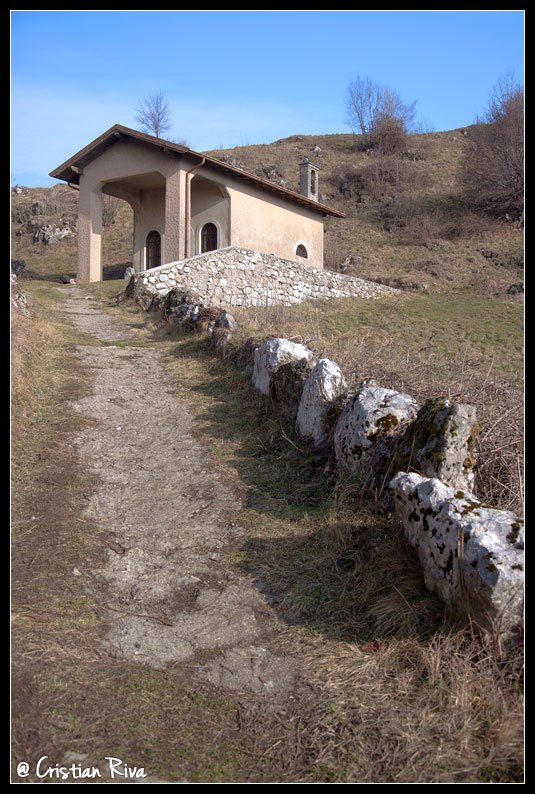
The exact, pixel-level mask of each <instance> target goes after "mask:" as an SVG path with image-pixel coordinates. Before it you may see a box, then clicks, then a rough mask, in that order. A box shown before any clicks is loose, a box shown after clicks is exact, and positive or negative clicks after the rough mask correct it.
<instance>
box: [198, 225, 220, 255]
mask: <svg viewBox="0 0 535 794" xmlns="http://www.w3.org/2000/svg"><path fill="white" fill-rule="evenodd" d="M216 248H217V226H216V225H215V223H205V224H204V226H203V227H202V230H201V254H205V253H206V252H207V251H215V250H216Z"/></svg>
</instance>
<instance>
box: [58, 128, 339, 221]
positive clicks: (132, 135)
mask: <svg viewBox="0 0 535 794" xmlns="http://www.w3.org/2000/svg"><path fill="white" fill-rule="evenodd" d="M121 139H123V140H125V139H126V140H131V139H134V140H137V141H140V142H142V143H146V144H149V145H152V146H156V147H159V148H160V149H161V150H162V151H165V152H166V153H167V154H171V155H173V154H174V155H176V156H181V155H190V156H194V157H198V158H201V162H202V159H204V162H205V163H206V164H209V165H210V166H213V167H214V168H216V169H218V170H222V171H225V172H227V173H232V174H233V175H234V176H238V177H240V178H241V179H244V180H246V181H250V182H252V183H254V184H257V185H258V186H260V187H262V188H264V189H266V190H269V191H271V192H272V193H275V194H278V195H280V196H284V197H286V198H287V199H290V200H291V201H295V202H297V203H298V204H301V205H304V206H306V207H309V208H310V209H313V210H315V211H317V212H319V213H321V214H323V215H332V216H334V217H336V218H343V217H344V214H343V213H342V212H339V211H338V210H335V209H332V208H331V207H327V206H326V205H325V204H321V203H320V202H318V201H314V200H313V199H309V198H307V197H306V196H303V195H302V194H301V193H297V192H295V191H294V190H289V189H288V188H285V187H282V186H281V185H277V184H275V183H274V182H270V181H269V180H268V179H263V178H262V177H259V176H256V175H255V174H251V173H250V172H249V171H245V170H243V169H241V168H237V167H236V166H233V165H230V163H225V162H223V161H222V160H218V159H217V158H215V157H209V156H208V155H205V154H202V153H201V152H196V151H194V150H193V149H189V148H188V147H187V146H183V145H182V144H180V143H174V142H173V141H167V140H165V139H164V138H157V137H156V136H155V135H149V134H148V133H146V132H139V131H138V130H133V129H130V127H124V126H123V125H122V124H114V125H113V127H110V129H109V130H106V132H104V133H102V135H99V137H98V138H95V140H94V141H92V142H91V143H89V144H88V145H87V146H85V147H84V148H83V149H81V150H80V151H79V152H77V153H76V154H75V155H73V156H72V157H69V159H68V160H66V161H65V162H64V163H62V164H61V165H59V166H58V167H57V168H55V169H54V170H53V171H51V172H50V174H49V176H51V177H54V178H55V179H62V180H64V181H65V182H68V183H70V184H75V185H77V184H79V181H80V173H81V172H82V171H83V168H84V166H85V165H87V164H88V163H90V162H91V161H92V160H94V159H95V158H96V157H99V156H100V155H101V154H102V153H103V152H104V151H105V150H106V149H108V148H109V147H110V146H112V145H113V144H114V143H116V142H117V141H118V140H121ZM203 164H204V163H203Z"/></svg>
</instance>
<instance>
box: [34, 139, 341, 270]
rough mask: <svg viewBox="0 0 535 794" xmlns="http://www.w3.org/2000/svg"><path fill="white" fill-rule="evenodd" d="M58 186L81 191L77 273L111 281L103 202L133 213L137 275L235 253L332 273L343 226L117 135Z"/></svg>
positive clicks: (280, 196) (92, 149)
mask: <svg viewBox="0 0 535 794" xmlns="http://www.w3.org/2000/svg"><path fill="white" fill-rule="evenodd" d="M50 176H52V177H55V178H56V179H63V180H65V181H66V182H67V183H68V184H69V185H71V186H73V187H77V188H78V189H79V193H80V197H79V217H78V272H77V278H78V280H79V281H81V282H88V281H100V280H101V279H102V264H101V236H102V197H103V195H109V196H115V197H117V198H120V199H123V200H125V201H127V202H128V203H129V205H130V206H131V208H132V210H133V213H134V240H133V266H134V269H135V270H136V272H140V271H143V270H147V269H150V268H152V267H157V266H158V265H161V264H164V263H169V262H174V261H179V260H183V259H187V258H189V257H190V256H195V255H197V254H200V253H205V252H207V251H210V250H212V249H219V248H224V247H227V246H230V245H234V246H243V247H244V248H254V249H256V250H259V251H264V252H266V253H272V254H275V255H277V256H280V257H283V258H285V259H289V260H292V259H294V260H296V261H299V262H300V263H301V264H307V265H310V266H311V267H320V268H322V267H323V219H324V218H325V216H326V215H334V216H336V217H341V216H342V213H339V212H337V211H336V210H332V209H330V208H328V207H326V206H324V205H322V204H320V203H319V202H318V201H317V200H316V199H314V198H309V197H308V196H305V195H302V194H300V193H296V192H294V191H291V190H287V189H286V188H282V187H280V186H278V185H275V184H273V183H271V182H268V181H267V180H265V179H262V178H260V177H256V176H255V175H253V174H249V173H248V172H246V171H243V170H241V169H238V168H234V167H233V166H230V165H228V164H227V163H224V162H222V161H220V160H217V159H215V158H212V157H208V156H205V155H202V154H200V153H199V152H194V151H193V150H191V149H188V148H187V147H185V146H182V145H180V144H176V143H173V142H170V141H165V140H163V139H160V138H155V137H154V136H152V135H147V134H145V133H141V132H138V131H136V130H132V129H129V128H127V127H123V126H121V125H118V124H116V125H114V126H113V127H112V128H110V129H109V130H107V132H105V133H104V134H103V135H101V136H100V137H99V138H97V139H96V140H95V141H93V142H92V143H90V144H89V145H88V146H86V147H85V148H84V149H82V150H81V151H80V152H78V153H77V154H76V155H74V156H73V157H71V158H70V159H69V160H67V161H66V162H65V163H63V165H61V166H59V167H58V168H56V169H55V170H54V171H52V172H51V174H50Z"/></svg>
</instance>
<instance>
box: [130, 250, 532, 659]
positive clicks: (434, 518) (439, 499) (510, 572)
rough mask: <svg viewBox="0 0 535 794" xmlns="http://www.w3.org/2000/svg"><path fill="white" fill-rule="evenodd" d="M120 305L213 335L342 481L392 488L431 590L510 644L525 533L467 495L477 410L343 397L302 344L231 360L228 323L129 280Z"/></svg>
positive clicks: (213, 311) (383, 397)
mask: <svg viewBox="0 0 535 794" xmlns="http://www.w3.org/2000/svg"><path fill="white" fill-rule="evenodd" d="M218 253H220V252H218ZM244 256H245V254H244ZM203 260H204V257H203ZM190 261H191V260H190ZM176 264H182V263H176ZM149 277H150V275H149ZM124 295H125V296H126V297H127V296H129V295H130V296H131V297H133V298H134V300H136V301H137V302H138V303H139V304H140V305H141V306H143V307H144V308H145V309H146V310H160V311H161V313H162V318H163V319H164V320H165V321H166V322H171V324H173V325H174V326H175V327H176V326H180V327H182V328H185V329H186V328H191V329H195V330H199V329H204V330H207V331H208V332H209V333H211V338H212V347H213V349H214V350H215V351H217V353H218V354H219V355H221V356H222V357H224V358H226V359H230V360H231V361H234V363H235V364H236V366H237V367H238V368H240V369H243V370H245V369H249V371H251V373H252V384H253V386H254V387H255V388H256V389H258V390H259V391H260V392H261V393H262V394H263V395H265V396H266V398H267V399H269V400H270V402H271V404H272V405H273V406H274V407H275V409H276V410H279V412H280V411H281V410H282V409H284V410H285V415H286V416H287V417H291V419H292V421H293V422H294V427H295V430H296V432H297V434H298V435H300V436H301V437H302V438H303V440H304V441H307V442H309V443H310V444H311V446H312V447H315V448H316V449H317V450H320V449H321V450H323V451H325V448H326V447H327V446H329V445H332V453H333V456H334V458H335V459H336V464H337V466H338V469H339V471H340V473H343V472H345V473H346V474H349V475H350V476H351V477H353V478H355V480H356V481H358V480H359V479H360V480H361V481H362V482H364V483H365V485H366V486H367V487H369V489H370V490H371V491H377V488H378V485H379V483H380V482H381V483H382V484H383V485H384V484H385V483H387V482H388V483H389V488H390V492H391V494H392V502H393V505H395V508H396V510H397V512H398V515H399V517H400V519H401V521H402V523H403V526H404V530H405V535H406V537H407V540H408V541H409V543H410V544H411V545H413V546H414V547H415V549H416V550H417V552H418V555H419V558H420V562H421V565H422V569H423V575H424V579H425V582H426V584H427V586H428V588H429V589H430V590H432V591H433V592H435V593H436V594H437V595H438V596H439V597H440V598H442V600H443V601H444V602H445V603H446V605H447V606H448V607H449V608H450V609H451V610H453V611H457V612H460V613H461V614H464V615H465V617H467V618H468V619H469V620H470V621H471V623H472V626H478V627H479V629H480V630H481V632H482V634H483V635H484V636H488V635H490V636H491V638H492V639H493V641H494V642H496V643H498V642H499V643H502V642H503V643H504V644H506V645H510V644H511V643H512V642H514V641H515V639H516V638H518V637H519V636H520V635H519V632H520V631H521V629H522V623H523V589H524V522H523V520H522V519H521V518H519V517H517V516H516V515H514V514H513V513H510V512H507V511H503V510H498V509H495V508H492V507H490V506H489V505H484V504H482V503H481V502H479V500H478V499H477V498H476V496H474V494H473V493H472V492H471V486H472V484H473V481H474V478H473V469H474V466H475V465H476V458H475V453H474V444H475V439H476V436H477V417H476V411H475V408H474V407H473V406H469V405H465V404H455V403H451V402H450V401H449V400H444V399H431V400H428V401H427V402H426V403H425V404H424V405H423V406H422V407H421V408H420V407H419V406H418V405H417V403H416V401H415V400H414V399H413V398H412V397H411V396H410V395H408V394H401V393H398V392H395V391H393V390H391V389H384V388H381V387H379V385H378V384H377V383H376V382H375V381H364V382H363V383H362V384H361V385H360V387H359V389H358V390H357V392H356V393H355V394H353V395H349V394H348V393H347V392H346V384H345V381H344V378H343V375H342V373H341V371H340V369H339V367H338V366H337V365H336V364H335V363H334V362H332V361H329V360H328V359H320V361H316V357H315V355H314V354H313V352H312V351H311V350H308V349H307V348H306V347H304V346H303V345H301V344H295V343H293V342H291V341H290V340H288V339H284V338H272V339H267V340H259V341H258V342H255V340H248V341H247V342H246V343H245V344H244V345H242V347H241V348H238V349H235V348H234V347H233V345H232V331H231V329H233V327H234V323H235V321H234V320H233V318H232V316H231V315H229V313H228V312H226V311H222V310H221V309H218V308H216V307H213V306H212V307H208V306H206V305H205V304H204V302H203V300H202V299H201V298H199V296H198V295H196V294H195V293H193V292H192V290H190V289H188V288H187V287H184V286H180V287H178V286H172V287H170V288H169V290H168V291H167V293H166V294H165V296H164V295H163V294H160V293H159V292H158V291H155V290H149V289H148V288H147V286H146V285H145V284H144V283H142V282H141V281H140V280H139V277H133V278H132V279H131V281H130V283H129V285H128V287H127V289H126V291H125V293H124ZM279 376H280V377H279ZM284 410H283V414H284ZM383 485H381V488H382V487H383Z"/></svg>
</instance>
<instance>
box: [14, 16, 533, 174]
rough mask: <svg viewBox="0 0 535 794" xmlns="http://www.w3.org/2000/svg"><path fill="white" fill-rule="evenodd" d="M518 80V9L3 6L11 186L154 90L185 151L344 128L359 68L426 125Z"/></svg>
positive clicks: (53, 162) (49, 165)
mask: <svg viewBox="0 0 535 794" xmlns="http://www.w3.org/2000/svg"><path fill="white" fill-rule="evenodd" d="M507 73H512V74H513V75H514V77H515V79H516V81H517V82H519V83H523V82H524V11H523V10H518V11H514V10H513V11H305V10H301V11H276V10H273V11H230V10H229V11H24V10H21V11H17V10H14V11H12V12H11V184H12V185H14V184H20V185H26V186H28V187H38V186H48V185H51V184H56V182H57V180H53V179H50V178H49V177H48V176H47V175H48V173H49V172H50V171H51V170H52V169H53V168H55V167H56V166H58V165H60V164H61V163H63V162H64V161H65V160H67V159H68V158H69V157H71V156H72V155H73V154H75V153H76V152H77V151H79V150H80V149H82V148H83V147H84V146H86V145H87V144H88V143H90V142H91V141H92V140H94V139H95V138H96V137H97V136H98V135H100V134H101V133H102V132H104V131H105V130H107V129H108V128H109V127H111V126H112V125H113V124H116V123H118V124H124V125H125V126H127V127H135V128H136V127H138V125H137V123H136V121H135V112H136V107H137V106H138V104H139V103H140V102H141V101H142V100H144V99H146V98H147V97H148V96H149V95H150V94H152V93H154V92H155V91H162V92H163V94H164V96H165V98H166V100H167V102H168V104H169V106H170V107H171V109H172V122H173V127H172V131H171V132H170V134H169V137H170V138H179V139H185V140H186V142H187V145H189V146H190V148H192V149H195V150H196V151H206V150H209V149H215V148H219V147H223V148H231V147H234V146H246V145H250V144H256V143H271V142H272V141H275V140H277V139H279V138H284V137H287V136H289V135H296V134H301V135H325V134H329V133H347V132H349V127H348V126H347V121H346V97H347V89H348V85H349V83H350V81H351V80H353V79H354V78H356V77H357V76H361V77H367V78H370V79H371V80H372V81H373V82H375V83H379V84H380V85H383V86H388V87H390V88H392V89H394V90H395V91H397V93H398V94H399V95H400V97H401V99H402V100H403V102H405V103H406V104H410V103H412V102H414V101H416V117H417V120H418V121H420V122H421V123H422V124H423V125H424V127H425V128H426V129H429V130H431V129H432V130H437V131H440V130H451V129H456V128H458V127H462V126H466V125H469V124H472V123H473V122H474V120H475V117H476V116H477V115H478V114H481V113H482V112H483V111H484V110H485V108H486V105H487V102H488V97H489V93H490V91H491V89H492V86H493V85H494V84H495V83H496V81H497V80H498V79H499V78H500V77H502V76H504V75H505V74H507Z"/></svg>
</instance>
